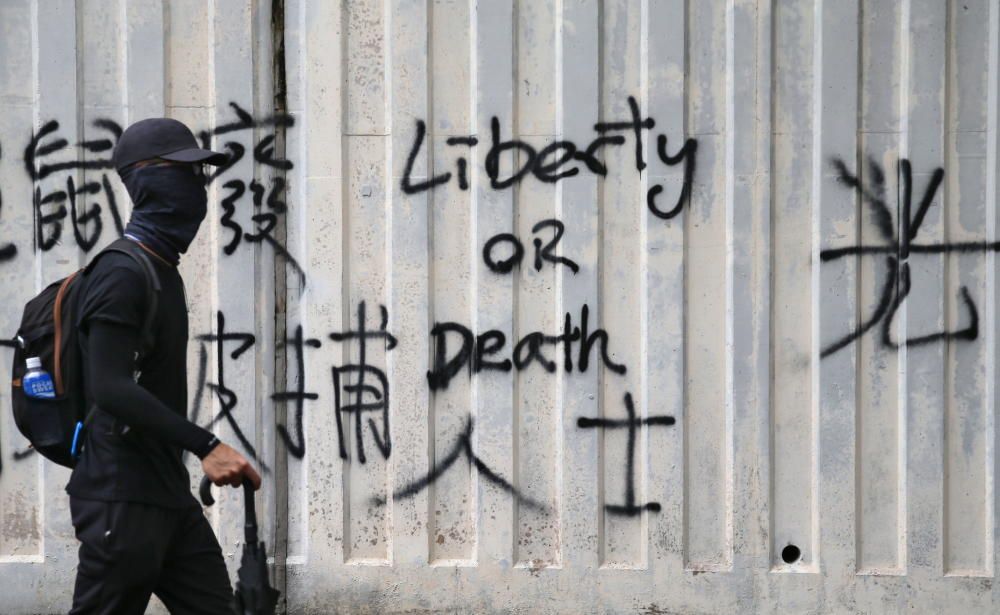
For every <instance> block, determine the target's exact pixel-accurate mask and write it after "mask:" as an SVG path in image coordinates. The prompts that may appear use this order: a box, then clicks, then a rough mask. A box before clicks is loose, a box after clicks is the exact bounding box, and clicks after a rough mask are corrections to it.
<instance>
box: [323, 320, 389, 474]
mask: <svg viewBox="0 0 1000 615" xmlns="http://www.w3.org/2000/svg"><path fill="white" fill-rule="evenodd" d="M379 313H380V315H381V319H380V322H379V327H378V329H377V330H371V329H368V328H367V314H366V311H365V302H364V301H362V302H361V303H360V304H358V328H357V329H354V330H349V331H343V332H340V333H331V334H330V339H332V340H333V341H335V342H346V341H349V340H353V341H355V342H356V343H357V349H358V361H357V363H350V364H347V365H342V366H340V367H336V366H334V367H333V369H332V371H333V392H334V404H333V410H334V416H335V417H336V419H337V444H338V445H339V446H340V458H341V459H347V458H348V454H347V443H346V442H345V434H344V421H343V418H342V416H341V415H342V414H353V415H354V439H355V446H356V447H357V449H358V450H357V455H358V461H359V462H361V463H365V462H366V461H367V457H366V456H365V446H364V438H363V436H362V423H363V422H364V421H362V417H363V416H364V415H365V413H369V412H378V413H381V415H382V432H381V433H379V430H378V426H377V425H376V423H375V420H374V419H372V418H370V417H369V419H368V427H369V429H370V430H371V435H372V439H373V440H375V447H376V448H377V449H378V450H379V452H380V453H382V457H384V458H385V459H388V458H389V455H390V454H391V453H392V438H391V437H390V436H389V379H388V378H387V377H386V375H385V372H384V371H382V370H381V369H380V368H377V367H374V366H372V365H369V363H368V350H367V349H368V342H369V340H382V342H383V344H384V346H385V350H386V352H388V351H390V350H392V349H393V348H395V347H396V343H397V341H396V338H395V337H393V335H392V334H391V333H389V332H388V331H387V330H386V326H387V325H388V324H389V311H388V310H386V309H385V306H381V305H380V306H379ZM368 376H370V377H371V378H372V379H373V380H371V381H369V380H366V377H368ZM372 383H374V384H372ZM344 397H348V402H347V403H345V402H344V400H343V398H344Z"/></svg>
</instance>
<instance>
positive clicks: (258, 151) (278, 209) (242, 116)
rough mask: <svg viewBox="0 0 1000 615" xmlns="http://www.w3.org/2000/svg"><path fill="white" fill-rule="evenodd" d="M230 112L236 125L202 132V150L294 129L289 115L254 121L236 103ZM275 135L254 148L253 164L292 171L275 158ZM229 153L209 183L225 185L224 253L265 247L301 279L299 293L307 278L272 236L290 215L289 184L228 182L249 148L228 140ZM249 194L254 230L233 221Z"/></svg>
mask: <svg viewBox="0 0 1000 615" xmlns="http://www.w3.org/2000/svg"><path fill="white" fill-rule="evenodd" d="M229 106H230V108H231V109H232V110H233V112H234V113H235V115H236V121H234V122H230V123H228V124H221V125H219V126H216V127H215V128H214V129H212V130H202V131H201V132H199V133H198V138H199V140H200V141H201V142H202V146H203V147H206V148H208V147H211V143H212V138H213V137H220V136H222V135H234V134H236V133H245V132H247V131H253V130H254V129H255V128H275V129H278V128H290V127H291V126H294V125H295V119H294V118H293V117H292V116H290V115H288V114H276V115H271V116H268V117H265V118H263V119H260V120H255V119H254V118H253V116H251V115H250V114H249V113H248V112H247V111H245V110H244V109H242V108H241V107H240V106H239V105H237V104H236V103H229ZM274 140H275V135H274V134H273V133H272V134H270V135H267V136H265V137H264V138H262V139H261V140H260V141H258V142H257V144H256V145H255V146H254V147H253V160H254V163H255V164H256V165H259V166H261V167H264V168H267V169H274V170H277V171H288V170H291V169H292V168H293V167H294V165H293V164H292V161H291V160H287V159H285V158H275V157H274ZM222 149H224V150H226V152H227V153H228V155H229V159H228V160H227V161H226V163H225V164H223V165H222V166H221V167H219V168H218V169H217V170H216V171H215V172H213V173H212V174H211V175H209V176H208V182H209V183H212V182H214V181H216V180H219V181H221V182H223V183H222V186H221V188H222V191H224V192H225V193H226V195H225V196H224V197H223V198H222V202H221V204H222V219H221V220H220V223H221V224H222V226H223V227H224V228H226V229H227V230H228V231H230V232H231V233H232V235H231V236H230V237H229V241H227V242H226V244H225V245H224V246H223V247H222V251H223V252H224V253H225V254H226V255H227V256H228V255H231V254H233V253H234V252H235V251H236V250H237V249H238V248H239V247H240V244H241V243H242V242H244V241H245V242H247V243H248V244H254V243H262V242H263V243H266V244H267V245H269V246H270V247H271V249H273V250H274V252H275V254H277V255H278V256H280V257H281V258H282V259H284V261H285V262H286V263H288V265H289V266H290V267H291V268H292V269H293V270H294V271H295V273H296V275H298V277H299V282H300V286H299V290H300V292H301V291H302V290H303V289H304V288H305V285H306V274H305V271H304V270H303V269H302V267H301V265H299V263H298V261H297V260H296V259H295V257H294V256H292V254H291V253H290V252H288V250H287V249H286V248H285V246H283V245H282V244H281V242H279V241H278V240H277V239H275V238H274V236H273V235H272V233H273V232H274V230H275V228H276V227H277V225H278V222H279V216H284V215H286V214H287V213H288V206H287V204H286V203H285V201H284V200H282V198H281V195H282V194H284V191H285V187H286V183H285V180H284V178H282V177H280V176H275V177H272V178H271V180H270V187H267V186H265V184H264V183H262V182H260V181H258V180H257V179H254V178H252V177H251V178H248V179H241V178H233V179H228V180H227V179H226V178H227V176H228V175H229V173H230V171H232V169H233V167H235V165H236V164H237V163H238V162H239V161H240V160H242V159H243V158H244V156H245V155H246V147H245V146H244V145H243V144H242V143H240V142H239V141H235V140H228V141H226V142H225V143H224V144H223V145H222ZM247 190H249V191H250V194H251V196H252V202H253V211H254V214H253V215H252V216H250V221H251V222H252V223H253V224H254V229H253V230H252V231H250V230H246V231H245V230H244V229H243V225H242V224H240V223H239V222H237V221H236V220H234V215H235V214H236V204H237V203H238V202H239V201H240V199H242V198H243V197H244V195H246V193H247Z"/></svg>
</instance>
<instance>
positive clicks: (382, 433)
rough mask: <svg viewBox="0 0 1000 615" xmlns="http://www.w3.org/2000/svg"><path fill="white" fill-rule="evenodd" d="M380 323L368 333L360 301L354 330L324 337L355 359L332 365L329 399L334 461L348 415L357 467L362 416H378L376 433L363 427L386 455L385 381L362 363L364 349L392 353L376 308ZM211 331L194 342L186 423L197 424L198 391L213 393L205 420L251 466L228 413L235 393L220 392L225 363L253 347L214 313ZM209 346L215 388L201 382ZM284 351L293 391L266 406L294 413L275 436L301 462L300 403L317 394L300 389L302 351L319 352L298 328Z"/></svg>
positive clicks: (247, 336)
mask: <svg viewBox="0 0 1000 615" xmlns="http://www.w3.org/2000/svg"><path fill="white" fill-rule="evenodd" d="M379 315H380V321H379V324H378V328H377V329H370V328H369V327H368V317H367V306H366V303H365V302H364V301H362V302H360V303H359V304H358V308H357V319H358V323H357V328H355V329H349V330H347V331H339V332H333V333H330V335H329V337H330V339H331V340H332V341H334V342H337V343H345V342H353V343H355V344H356V346H355V348H356V349H357V353H358V359H357V362H355V363H349V364H345V365H334V366H333V367H332V368H331V369H332V374H333V393H334V416H335V417H336V421H337V439H338V444H339V446H340V457H341V458H342V459H349V458H350V455H349V447H348V446H347V442H348V436H347V433H346V428H345V426H344V421H343V416H342V415H345V414H348V415H354V416H355V423H354V427H355V429H354V435H355V442H356V448H357V459H358V461H359V462H360V463H366V461H367V456H366V453H365V447H364V437H363V433H364V432H363V426H364V425H365V422H364V421H363V420H362V418H363V416H364V415H366V414H368V413H373V412H377V413H380V414H381V428H380V427H379V425H378V424H376V422H375V421H374V420H373V419H371V418H369V419H368V422H367V425H368V426H369V429H370V431H371V434H372V439H373V440H374V441H375V446H376V448H377V449H378V450H379V452H380V453H381V454H382V456H383V457H385V458H386V459H388V457H389V455H390V454H391V452H392V439H391V437H390V432H389V379H388V377H387V376H386V374H385V371H383V370H382V369H381V368H379V367H376V366H374V365H371V364H370V363H369V361H368V344H370V343H371V342H372V341H373V340H380V341H381V342H382V343H383V345H384V348H385V350H386V351H387V352H388V351H390V350H392V349H393V348H395V347H396V344H397V341H396V338H395V337H394V336H393V335H392V334H391V333H389V332H388V331H387V329H386V327H387V325H388V322H389V313H388V311H387V310H386V309H385V307H384V306H379ZM216 322H217V325H216V328H217V330H216V331H215V332H212V333H206V334H203V335H199V336H198V340H199V341H200V342H201V343H202V346H201V348H200V349H199V366H198V385H197V389H196V392H195V398H194V403H193V409H192V413H191V420H192V421H197V420H198V418H199V415H200V413H201V404H202V397H203V394H204V391H205V390H206V389H208V390H211V391H213V392H214V393H215V395H216V397H217V398H218V400H219V405H220V410H219V413H218V414H217V415H216V416H215V417H214V418H213V419H212V420H211V422H210V423H209V425H208V426H209V427H211V426H213V425H214V424H215V423H217V422H219V421H220V420H223V419H225V420H226V421H227V422H228V423H229V425H230V427H232V429H233V433H234V434H235V435H236V438H237V439H238V440H239V442H240V444H241V445H242V446H243V448H244V450H246V451H247V453H248V454H249V455H250V456H251V457H252V458H253V459H255V460H258V461H259V458H258V456H257V451H256V450H255V449H254V447H253V445H252V444H251V443H250V441H249V440H248V439H247V437H246V436H245V434H244V432H243V430H242V429H241V428H240V426H239V424H238V423H237V421H236V419H235V417H234V415H233V410H234V409H235V408H236V406H237V405H238V403H239V398H238V397H237V395H236V392H235V391H233V390H232V389H230V388H229V387H228V386H226V383H225V373H226V372H225V364H226V361H227V357H228V360H232V361H235V360H237V359H239V358H240V356H241V355H243V354H244V353H245V352H246V351H247V350H249V349H250V348H251V347H252V346H253V345H254V343H255V338H254V335H253V334H252V333H248V332H232V331H226V330H225V322H226V321H225V315H224V314H223V313H222V312H218V313H217V315H216ZM226 342H234V343H237V344H238V345H237V346H236V348H234V349H233V351H232V352H230V353H229V354H228V355H227V354H226V352H225V349H224V347H223V346H224V344H225V343H226ZM209 343H215V357H216V363H215V371H216V375H217V380H218V381H217V382H214V383H211V382H208V381H207V378H208V376H207V374H208V350H207V344H209ZM284 344H285V346H286V347H290V348H291V349H292V350H293V352H292V356H293V361H294V370H295V378H294V381H295V383H296V387H295V388H294V389H293V390H286V391H275V392H273V393H272V394H271V400H272V401H273V402H275V403H288V402H292V403H294V404H295V413H294V416H293V424H292V426H291V428H289V426H287V425H278V426H277V431H278V435H279V436H280V437H281V439H282V441H283V442H284V444H285V446H286V448H287V449H288V452H289V453H290V454H291V455H293V456H294V457H296V458H298V459H302V458H303V457H305V454H306V435H305V427H304V414H305V402H307V401H316V400H318V399H319V397H320V396H319V393H316V392H314V391H308V390H307V388H306V371H305V365H306V363H305V351H306V349H318V348H321V347H322V342H321V341H320V340H319V339H316V338H312V337H308V336H306V334H305V331H304V330H303V328H302V326H301V325H298V326H296V327H295V333H294V334H293V335H292V336H291V337H289V338H288V339H286V340H285V342H284Z"/></svg>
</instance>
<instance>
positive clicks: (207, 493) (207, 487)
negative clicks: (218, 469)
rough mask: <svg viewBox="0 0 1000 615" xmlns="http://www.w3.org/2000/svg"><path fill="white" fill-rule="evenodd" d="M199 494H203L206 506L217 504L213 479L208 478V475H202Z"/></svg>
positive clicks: (203, 502) (202, 497)
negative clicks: (214, 496) (213, 495)
mask: <svg viewBox="0 0 1000 615" xmlns="http://www.w3.org/2000/svg"><path fill="white" fill-rule="evenodd" d="M198 495H200V496H201V503H202V504H204V505H205V506H211V505H212V504H215V498H213V497H212V481H210V480H208V476H202V477H201V485H199V486H198Z"/></svg>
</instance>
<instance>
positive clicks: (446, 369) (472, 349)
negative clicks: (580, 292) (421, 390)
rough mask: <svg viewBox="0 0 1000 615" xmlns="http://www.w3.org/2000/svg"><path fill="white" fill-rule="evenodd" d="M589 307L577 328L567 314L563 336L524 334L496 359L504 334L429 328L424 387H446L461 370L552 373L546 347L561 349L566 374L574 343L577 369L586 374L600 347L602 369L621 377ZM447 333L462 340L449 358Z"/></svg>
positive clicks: (442, 325)
mask: <svg viewBox="0 0 1000 615" xmlns="http://www.w3.org/2000/svg"><path fill="white" fill-rule="evenodd" d="M589 323H590V307H589V306H587V305H586V304H584V305H583V307H582V308H580V325H579V326H573V317H572V315H570V313H569V312H567V313H566V317H565V319H564V321H563V330H562V333H560V334H558V335H546V334H545V333H542V332H541V331H534V332H531V333H528V334H527V335H524V336H523V337H522V338H521V339H520V340H519V341H518V342H517V343H516V344H515V345H514V350H513V354H512V358H513V361H512V360H511V358H504V359H501V360H497V359H495V358H493V356H494V355H496V354H497V353H499V352H500V351H502V350H503V348H504V346H505V345H506V343H507V336H506V335H504V333H503V331H499V330H497V329H490V330H489V331H486V332H485V333H480V334H478V335H476V334H474V333H473V332H472V330H471V329H469V328H468V327H466V326H465V325H462V324H459V323H457V322H439V323H437V324H435V325H434V328H432V329H431V336H432V337H433V343H434V363H433V366H432V367H431V370H430V371H429V372H427V384H428V386H430V388H431V390H432V391H436V390H439V389H446V388H448V383H449V382H451V380H452V378H454V377H455V376H457V375H458V373H459V372H460V371H462V369H463V368H464V369H467V370H468V372H469V374H470V375H471V374H478V373H479V372H482V371H488V370H493V371H501V372H509V371H510V370H511V369H516V370H517V371H522V370H525V369H527V368H528V367H530V366H531V364H532V363H536V362H537V363H538V364H539V365H541V366H542V368H543V369H544V370H545V371H547V372H549V373H554V372H555V371H556V369H557V363H556V362H555V361H553V360H552V359H550V358H548V357H547V356H546V355H545V352H544V351H543V347H544V346H546V345H551V346H560V345H561V346H562V358H563V361H562V365H563V369H564V370H565V371H566V372H567V373H569V372H572V371H573V356H574V352H573V351H574V344H575V343H577V342H579V347H578V348H577V349H576V353H575V354H576V360H577V363H576V365H577V369H579V370H580V371H581V372H586V371H587V368H588V367H589V365H590V355H591V352H592V351H593V349H594V346H596V345H599V346H600V353H599V355H598V357H599V358H600V360H601V362H603V363H604V365H605V367H607V368H608V369H609V370H611V371H613V372H614V373H616V374H619V375H621V374H624V373H625V371H626V368H625V366H624V365H622V364H621V363H616V362H615V361H614V360H613V359H612V358H611V355H610V353H609V350H608V344H609V336H608V332H607V331H605V330H604V329H600V328H598V329H596V330H594V331H593V332H592V331H590V324H589ZM449 334H456V335H458V336H459V338H460V339H461V342H460V345H459V346H458V349H457V350H456V351H455V352H454V353H453V354H451V355H450V356H449V352H448V337H449Z"/></svg>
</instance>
